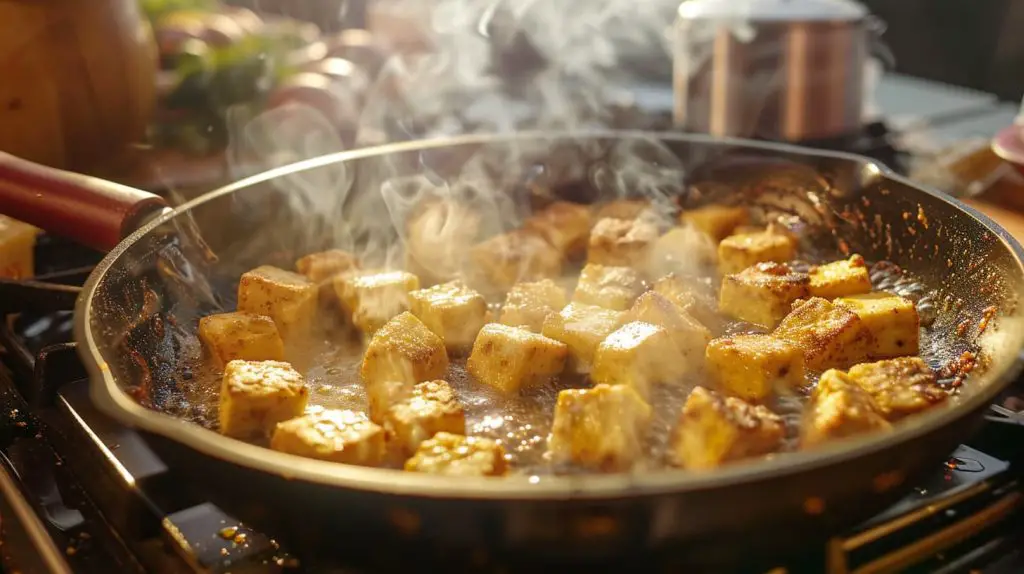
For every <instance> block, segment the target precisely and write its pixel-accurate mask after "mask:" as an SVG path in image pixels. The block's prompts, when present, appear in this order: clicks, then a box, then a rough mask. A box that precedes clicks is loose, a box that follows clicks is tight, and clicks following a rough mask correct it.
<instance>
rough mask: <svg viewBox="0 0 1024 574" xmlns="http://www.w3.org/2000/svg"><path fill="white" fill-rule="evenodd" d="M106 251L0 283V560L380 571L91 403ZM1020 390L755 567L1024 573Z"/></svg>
mask: <svg viewBox="0 0 1024 574" xmlns="http://www.w3.org/2000/svg"><path fill="white" fill-rule="evenodd" d="M653 127H657V125H656V124H655V125H654V126H653ZM888 135H889V134H888V131H887V130H886V128H885V126H884V125H883V124H875V125H871V126H867V127H866V128H865V131H864V133H863V134H860V135H859V136H857V138H855V139H853V140H844V141H843V142H833V144H834V145H831V146H829V145H827V142H823V144H822V145H823V146H825V147H834V148H839V149H847V150H850V148H851V147H853V148H855V149H853V150H852V151H855V152H859V153H863V154H865V155H871V156H873V157H876V158H877V159H879V160H881V161H883V162H886V163H889V164H890V165H896V166H897V167H898V166H899V163H898V162H899V152H898V151H897V150H896V149H895V148H894V147H893V146H892V145H891V143H890V140H889V137H888ZM851 142H857V143H856V145H854V144H853V143H851ZM98 259H99V255H98V254H96V253H93V252H90V251H88V250H86V249H84V248H82V247H79V246H76V245H73V244H70V243H68V242H66V241H63V240H61V239H58V238H55V237H51V236H47V235H44V236H41V237H40V240H39V242H38V244H37V247H36V262H37V269H36V271H37V276H36V277H35V278H34V279H33V280H31V281H21V282H12V281H6V282H0V317H2V319H3V320H2V321H0V529H2V532H0V558H2V562H0V564H2V566H3V568H4V572H7V573H13V572H22V573H25V574H34V573H37V572H39V573H48V572H60V573H65V572H66V573H76V574H77V573H87V572H88V573H91V572H104V573H106V572H124V573H131V572H138V573H149V572H160V573H175V574H176V573H182V572H184V573H188V572H225V573H226V572H252V573H262V572H290V571H301V572H373V571H378V570H381V568H378V567H377V566H379V565H378V564H375V563H373V562H372V560H367V559H365V558H364V557H365V554H366V552H363V551H361V550H365V548H357V547H360V546H363V544H364V543H353V544H350V545H346V544H345V543H344V542H343V541H339V545H338V548H337V550H336V552H335V553H334V554H335V555H332V556H305V555H301V554H294V553H291V552H289V550H288V548H284V547H282V546H281V545H280V544H278V542H277V541H276V538H275V535H276V534H279V533H274V532H257V531H255V530H253V529H251V528H248V527H246V525H244V524H242V523H241V522H240V521H239V520H237V519H235V518H234V517H232V516H230V515H229V514H228V513H227V512H225V511H224V510H222V509H221V508H220V507H218V506H217V503H216V500H210V499H204V498H196V497H195V495H194V494H193V493H194V492H195V490H196V489H191V488H183V487H182V484H183V483H182V480H183V479H182V478H181V477H180V476H179V475H178V473H177V472H176V470H175V468H173V467H172V466H171V465H168V464H165V462H164V461H162V460H161V459H160V458H159V457H158V456H157V455H156V454H154V452H153V451H152V450H150V448H149V447H148V446H147V444H146V442H145V440H144V439H143V438H142V437H141V436H140V435H139V434H137V433H135V432H134V431H133V430H131V429H128V428H125V427H123V426H121V425H119V424H117V423H116V422H114V421H112V420H110V419H109V418H107V417H105V416H104V415H102V414H101V413H99V412H98V411H97V410H96V409H95V408H94V407H93V406H92V404H91V402H90V400H89V393H88V381H87V378H86V373H85V371H84V369H83V367H82V364H81V363H80V362H79V359H78V356H77V351H76V348H75V345H74V343H73V342H71V325H72V311H71V309H72V308H73V305H74V300H75V297H76V295H77V292H78V286H80V285H81V283H82V281H84V279H85V277H86V276H87V275H88V273H89V272H90V270H91V268H92V266H93V265H94V264H95V263H96V262H97V261H98ZM1017 395H1020V396H1024V381H1021V382H1019V383H1018V384H1017V385H1015V390H1014V391H1012V392H1011V393H1009V394H1008V395H1007V397H1006V399H1005V400H1001V401H1000V403H999V404H996V405H993V407H992V410H991V412H990V415H989V422H988V424H987V425H986V426H985V427H984V430H983V431H982V432H981V433H980V434H979V435H978V436H976V437H974V438H973V439H972V440H971V441H969V443H968V444H965V445H963V446H961V447H959V448H958V449H957V450H956V451H955V452H953V453H950V457H949V459H948V460H947V461H945V463H943V464H942V465H940V466H939V467H938V468H936V469H935V473H934V475H933V476H932V477H931V479H930V480H928V481H925V482H924V483H922V484H920V485H918V487H917V488H916V489H914V490H913V491H912V492H911V493H910V494H909V495H908V496H907V497H906V498H905V499H904V500H902V501H901V502H900V503H898V504H896V505H895V506H893V507H892V508H890V509H889V510H888V511H886V512H884V513H882V514H881V515H879V516H877V517H875V518H874V519H872V520H870V521H868V522H867V523H865V524H862V525H860V526H859V527H857V528H854V529H852V530H851V531H849V532H847V533H845V534H844V535H843V536H841V537H838V538H835V539H833V540H831V541H830V542H829V543H828V544H827V545H825V546H823V547H815V548H808V549H807V552H806V554H805V555H803V556H799V557H796V558H795V559H794V560H793V561H792V562H791V563H788V564H782V565H776V564H767V565H766V564H757V565H751V568H750V570H751V571H752V572H765V571H768V570H771V568H773V567H776V569H775V570H772V571H773V572H789V573H796V572H805V571H806V572H828V573H836V574H845V573H870V572H893V571H909V572H961V571H977V572H985V573H1002V572H1007V573H1009V572H1021V571H1024V451H1022V449H1020V448H1019V446H1017V447H1015V445H1020V444H1022V443H1021V440H1022V439H1024V406H1022V405H1024V400H1021V399H1020V398H1018V396H1017ZM270 522H272V521H270ZM737 548H738V549H741V545H738V546H737ZM383 554H387V551H386V550H385V551H384V552H383ZM356 556H359V558H355V557H356ZM350 557H351V560H350ZM631 566H632V567H636V566H637V564H636V563H631ZM643 566H644V567H645V569H648V570H653V569H657V566H658V565H657V564H650V565H647V564H643Z"/></svg>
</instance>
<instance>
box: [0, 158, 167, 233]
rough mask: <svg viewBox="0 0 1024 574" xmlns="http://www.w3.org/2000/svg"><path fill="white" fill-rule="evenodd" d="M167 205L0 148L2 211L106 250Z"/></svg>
mask: <svg viewBox="0 0 1024 574" xmlns="http://www.w3.org/2000/svg"><path fill="white" fill-rule="evenodd" d="M166 207H167V204H166V203H165V202H164V200H163V199H162V198H160V197H159V196H156V195H153V194H152V193H149V192H146V191H142V190H139V189H135V188H133V187H128V186H126V185H121V184H118V183H114V182H110V181H106V180H103V179H98V178H95V177H89V176H87V175H81V174H77V173H71V172H67V171H61V170H59V169H54V168H51V167H45V166H42V165H39V164H35V163H32V162H30V161H27V160H23V159H21V158H18V157H15V156H13V155H10V154H6V153H3V152H0V213H2V214H4V215H8V216H10V217H13V218H15V219H18V220H21V221H24V222H25V223H28V224H31V225H35V226H36V227H40V228H42V229H45V230H46V231H49V232H51V233H54V234H57V235H63V236H65V237H69V238H71V239H73V240H75V241H77V242H79V243H82V244H83V245H88V246H89V247H93V248H96V249H99V250H102V251H109V250H110V249H112V248H113V247H114V246H115V245H117V244H118V243H119V242H120V241H121V240H122V239H124V238H125V237H126V236H127V235H129V234H130V233H131V232H133V231H135V229H137V228H138V227H139V226H140V225H141V224H142V223H144V222H145V221H146V219H147V218H148V217H149V216H151V215H153V214H154V213H155V212H157V211H159V210H161V209H164V208H166Z"/></svg>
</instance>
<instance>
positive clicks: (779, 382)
mask: <svg viewBox="0 0 1024 574" xmlns="http://www.w3.org/2000/svg"><path fill="white" fill-rule="evenodd" d="M707 365H708V371H710V373H711V376H712V378H713V379H714V380H715V382H716V383H717V384H718V388H719V389H720V390H722V391H724V392H725V393H726V394H729V395H733V396H736V397H739V398H741V399H743V400H746V401H754V402H759V401H762V400H764V399H766V398H768V397H769V396H771V394H772V393H774V392H776V391H779V390H781V391H791V390H793V389H797V388H799V387H801V386H803V385H804V382H805V381H804V355H803V353H802V352H801V351H800V349H798V348H797V347H796V345H794V344H792V343H790V342H788V341H784V340H782V339H776V338H775V337H770V336H768V335H737V336H735V337H723V338H721V339H715V340H714V341H711V343H710V344H709V345H708V348H707Z"/></svg>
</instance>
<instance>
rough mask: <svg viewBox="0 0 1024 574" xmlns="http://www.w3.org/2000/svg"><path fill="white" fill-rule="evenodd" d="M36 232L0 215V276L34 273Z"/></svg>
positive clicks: (23, 276)
mask: <svg viewBox="0 0 1024 574" xmlns="http://www.w3.org/2000/svg"><path fill="white" fill-rule="evenodd" d="M587 231H589V229H588V230H587ZM38 234H39V230H38V229H36V228H35V227H32V226H31V225H29V224H27V223H22V222H20V221H18V220H17V219H11V218H10V217H7V216H4V215H0V278H4V279H25V278H28V277H32V276H33V275H35V253H34V251H35V245H36V236H37V235H38Z"/></svg>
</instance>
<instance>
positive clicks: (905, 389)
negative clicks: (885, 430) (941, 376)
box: [848, 357, 949, 421]
mask: <svg viewBox="0 0 1024 574" xmlns="http://www.w3.org/2000/svg"><path fill="white" fill-rule="evenodd" d="M848 374H849V376H850V380H851V381H853V382H854V383H855V384H856V385H857V386H858V387H860V388H862V389H864V390H865V391H867V392H868V394H870V395H871V398H873V399H875V403H876V404H877V405H878V408H879V411H880V412H881V413H882V416H884V417H885V418H886V419H888V420H890V421H896V420H899V419H901V418H903V417H905V416H907V415H911V414H914V413H916V412H920V411H923V410H926V409H929V408H931V407H932V406H935V405H937V404H939V403H941V402H943V401H945V400H946V399H947V398H948V397H949V393H947V392H946V390H945V389H943V388H942V387H941V386H939V384H938V382H937V381H936V379H935V373H934V372H933V371H932V370H931V368H930V367H929V366H928V363H925V362H924V360H922V359H921V358H920V357H900V358H898V359H889V360H886V361H879V362H877V363H862V364H860V365H854V366H853V367H851V368H850V371H849V373H848Z"/></svg>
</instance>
